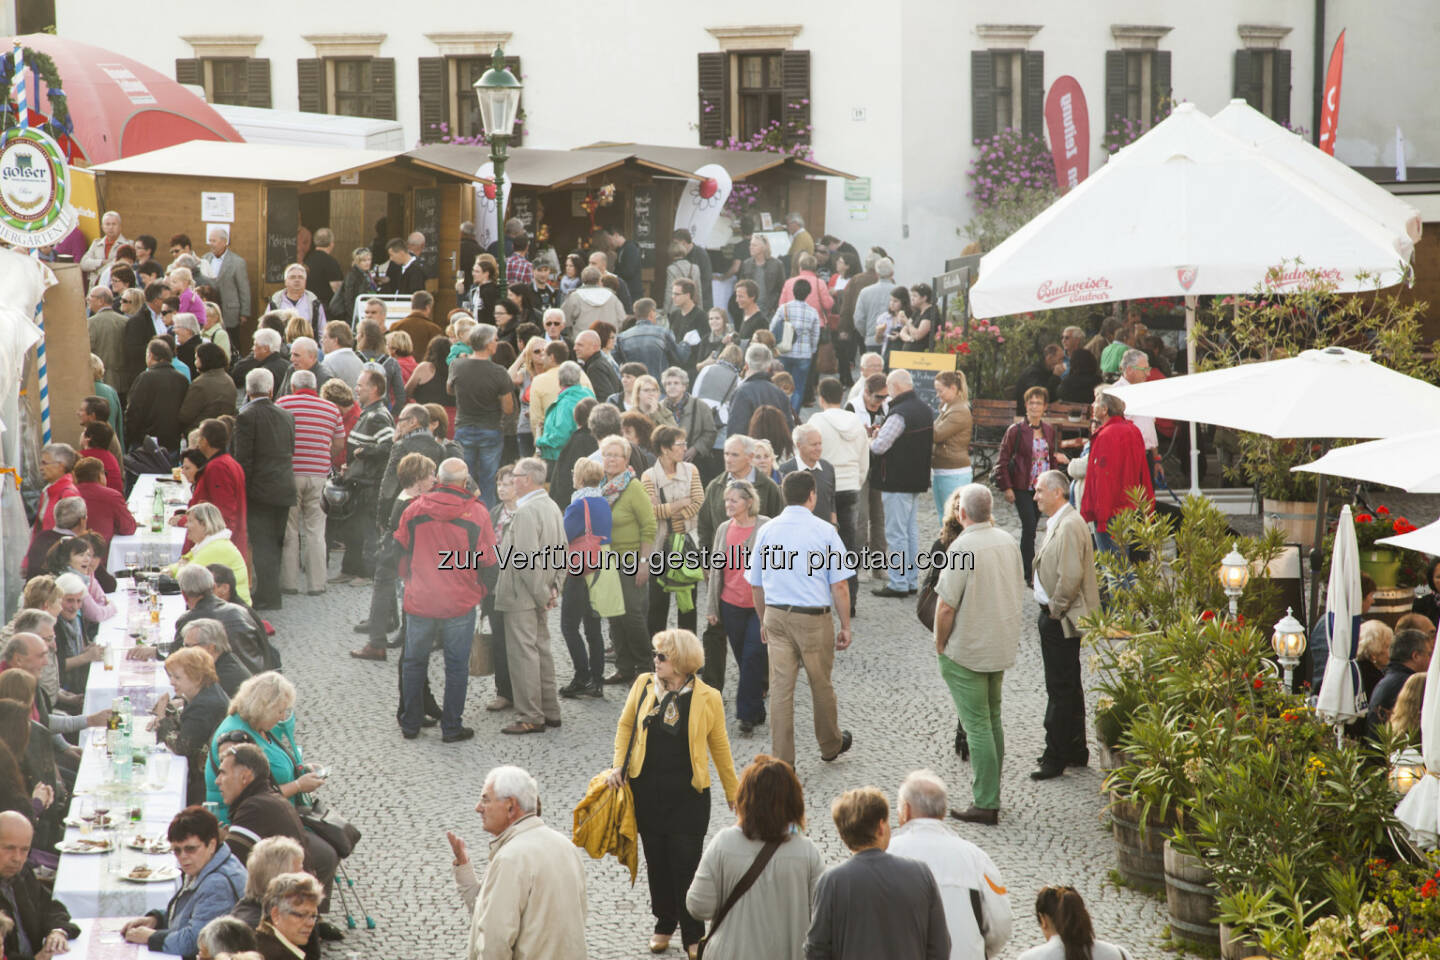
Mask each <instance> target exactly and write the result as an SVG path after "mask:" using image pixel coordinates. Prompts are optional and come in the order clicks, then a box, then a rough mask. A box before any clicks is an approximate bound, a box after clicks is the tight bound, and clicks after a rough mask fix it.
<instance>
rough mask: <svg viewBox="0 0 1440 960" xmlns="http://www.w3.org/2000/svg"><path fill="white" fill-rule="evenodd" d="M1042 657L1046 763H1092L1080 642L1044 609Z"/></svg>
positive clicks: (1041, 634) (1041, 643) (1041, 641)
mask: <svg viewBox="0 0 1440 960" xmlns="http://www.w3.org/2000/svg"><path fill="white" fill-rule="evenodd" d="M1038 625H1039V627H1040V656H1041V659H1042V660H1043V661H1044V664H1045V694H1046V696H1047V698H1048V700H1047V702H1046V704H1045V759H1046V760H1048V761H1050V762H1052V763H1072V762H1073V763H1079V762H1081V761H1088V760H1089V759H1090V748H1089V747H1088V746H1086V743H1085V691H1084V690H1083V689H1082V687H1081V684H1080V638H1079V637H1067V636H1065V627H1064V625H1063V624H1062V623H1061V622H1060V621H1059V620H1055V619H1053V618H1052V617H1051V616H1050V613H1049V611H1048V610H1045V609H1043V608H1042V609H1041V610H1040V616H1039V618H1038Z"/></svg>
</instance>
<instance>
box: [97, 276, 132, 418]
mask: <svg viewBox="0 0 1440 960" xmlns="http://www.w3.org/2000/svg"><path fill="white" fill-rule="evenodd" d="M114 303H115V295H114V294H113V293H112V292H111V291H110V288H109V287H101V286H97V287H91V288H90V293H89V294H88V295H87V296H86V297H85V305H86V307H88V308H89V310H90V319H89V320H87V321H86V326H87V327H88V328H89V331H90V352H91V353H94V354H95V355H96V356H97V357H99V358H100V360H101V362H103V363H104V364H105V376H104V382H105V383H107V384H109V385H110V387H111V388H112V389H113V390H115V391H116V392H117V393H119V392H120V391H122V390H123V391H128V390H129V389H130V381H131V380H132V379H133V378H134V375H133V374H130V375H128V376H127V373H128V370H127V367H126V365H125V324H127V323H129V322H130V318H129V317H127V316H125V314H123V313H121V312H120V311H119V310H116V309H115V307H114Z"/></svg>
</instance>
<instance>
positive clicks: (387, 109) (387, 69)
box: [368, 57, 395, 120]
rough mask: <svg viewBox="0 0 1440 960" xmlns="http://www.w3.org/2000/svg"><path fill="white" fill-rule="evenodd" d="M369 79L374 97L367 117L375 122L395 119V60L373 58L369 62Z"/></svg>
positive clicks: (391, 58) (390, 58)
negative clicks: (372, 85)
mask: <svg viewBox="0 0 1440 960" xmlns="http://www.w3.org/2000/svg"><path fill="white" fill-rule="evenodd" d="M370 77H371V82H372V83H373V84H374V91H375V93H374V96H373V97H372V98H371V101H370V113H369V114H368V116H371V117H374V118H375V119H376V120H394V119H395V59H394V58H393V57H374V58H372V59H371V61H370Z"/></svg>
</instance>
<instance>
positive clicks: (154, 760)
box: [145, 750, 213, 812]
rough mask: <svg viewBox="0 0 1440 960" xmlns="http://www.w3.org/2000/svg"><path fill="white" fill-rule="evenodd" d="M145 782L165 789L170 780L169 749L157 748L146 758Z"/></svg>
mask: <svg viewBox="0 0 1440 960" xmlns="http://www.w3.org/2000/svg"><path fill="white" fill-rule="evenodd" d="M145 782H146V783H147V784H149V785H150V787H151V788H152V789H155V790H160V789H163V788H164V787H165V785H166V784H167V783H169V782H170V753H169V751H167V750H156V751H155V752H154V753H152V754H150V756H149V757H147V758H146V759H145ZM212 812H213V811H212Z"/></svg>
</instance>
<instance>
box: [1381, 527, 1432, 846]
mask: <svg viewBox="0 0 1440 960" xmlns="http://www.w3.org/2000/svg"><path fill="white" fill-rule="evenodd" d="M1431 526H1434V524H1431ZM1416 532H1417V533H1418V532H1419V531H1416ZM1405 536H1411V534H1405ZM1391 539H1396V540H1398V539H1400V538H1399V537H1393V538H1391ZM1420 753H1421V755H1422V756H1423V757H1424V758H1425V776H1423V777H1421V778H1420V779H1419V780H1417V781H1416V782H1415V785H1414V786H1413V787H1411V788H1410V792H1409V793H1407V794H1405V796H1404V797H1403V798H1402V799H1401V800H1400V804H1399V806H1397V807H1396V808H1395V816H1396V818H1397V819H1398V820H1399V821H1400V822H1401V823H1403V824H1405V826H1406V827H1407V828H1408V829H1409V831H1410V836H1411V838H1412V839H1414V841H1415V842H1416V844H1417V845H1419V846H1420V847H1423V848H1425V849H1427V850H1433V849H1434V848H1435V847H1436V846H1437V845H1440V657H1436V656H1432V657H1431V658H1430V669H1429V671H1428V672H1427V673H1426V675H1425V699H1424V700H1422V701H1421V704H1420Z"/></svg>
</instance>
